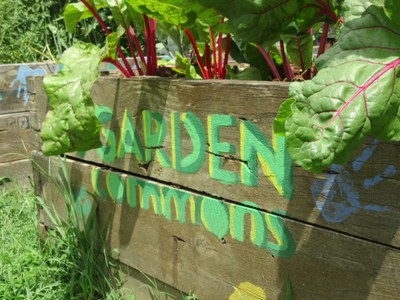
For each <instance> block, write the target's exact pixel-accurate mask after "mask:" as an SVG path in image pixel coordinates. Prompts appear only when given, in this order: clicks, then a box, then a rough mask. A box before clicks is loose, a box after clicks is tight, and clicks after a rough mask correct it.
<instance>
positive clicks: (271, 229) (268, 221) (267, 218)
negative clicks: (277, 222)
mask: <svg viewBox="0 0 400 300" xmlns="http://www.w3.org/2000/svg"><path fill="white" fill-rule="evenodd" d="M269 216H270V215H269V214H265V221H266V222H267V228H268V230H269V231H270V232H271V233H272V235H273V237H274V239H275V240H276V242H277V243H278V246H282V245H283V242H282V239H281V236H280V235H279V233H277V232H276V231H275V228H274V226H273V225H272V223H271V219H270V218H269Z"/></svg>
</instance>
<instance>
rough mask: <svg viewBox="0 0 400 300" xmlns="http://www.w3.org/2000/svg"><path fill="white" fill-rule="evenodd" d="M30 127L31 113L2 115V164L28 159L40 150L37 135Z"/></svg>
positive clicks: (0, 140) (0, 148)
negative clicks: (31, 154)
mask: <svg viewBox="0 0 400 300" xmlns="http://www.w3.org/2000/svg"><path fill="white" fill-rule="evenodd" d="M30 126H31V125H30V113H29V112H19V113H12V114H4V115H0V163H3V162H7V161H15V160H21V159H26V156H29V155H30V152H31V151H32V150H34V149H37V148H38V145H39V143H38V137H37V133H36V132H35V131H34V130H33V129H32V128H31V127H30ZM24 156H25V157H24Z"/></svg>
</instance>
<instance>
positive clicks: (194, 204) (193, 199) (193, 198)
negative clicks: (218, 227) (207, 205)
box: [189, 196, 196, 224]
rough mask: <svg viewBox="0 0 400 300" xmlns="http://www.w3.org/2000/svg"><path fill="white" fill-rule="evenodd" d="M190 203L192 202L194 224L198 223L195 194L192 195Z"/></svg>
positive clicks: (191, 216) (191, 212)
mask: <svg viewBox="0 0 400 300" xmlns="http://www.w3.org/2000/svg"><path fill="white" fill-rule="evenodd" d="M189 204H190V219H191V220H192V224H196V199H195V197H194V196H190V198H189Z"/></svg>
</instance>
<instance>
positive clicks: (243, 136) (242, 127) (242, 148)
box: [239, 122, 246, 178]
mask: <svg viewBox="0 0 400 300" xmlns="http://www.w3.org/2000/svg"><path fill="white" fill-rule="evenodd" d="M239 131H240V158H243V157H244V144H245V139H246V133H245V132H246V131H245V128H244V124H243V122H240V130H239ZM240 178H244V168H243V167H241V168H240Z"/></svg>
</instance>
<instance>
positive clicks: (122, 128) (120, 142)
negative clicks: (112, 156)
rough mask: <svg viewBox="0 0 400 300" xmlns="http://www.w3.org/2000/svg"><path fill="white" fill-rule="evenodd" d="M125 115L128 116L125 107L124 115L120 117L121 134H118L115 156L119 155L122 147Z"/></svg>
mask: <svg viewBox="0 0 400 300" xmlns="http://www.w3.org/2000/svg"><path fill="white" fill-rule="evenodd" d="M127 116H128V110H127V109H125V111H124V116H123V117H122V124H121V130H120V133H121V136H120V139H119V143H118V148H117V157H121V156H120V154H121V151H122V147H123V139H124V136H123V134H124V132H125V131H126V119H127Z"/></svg>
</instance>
